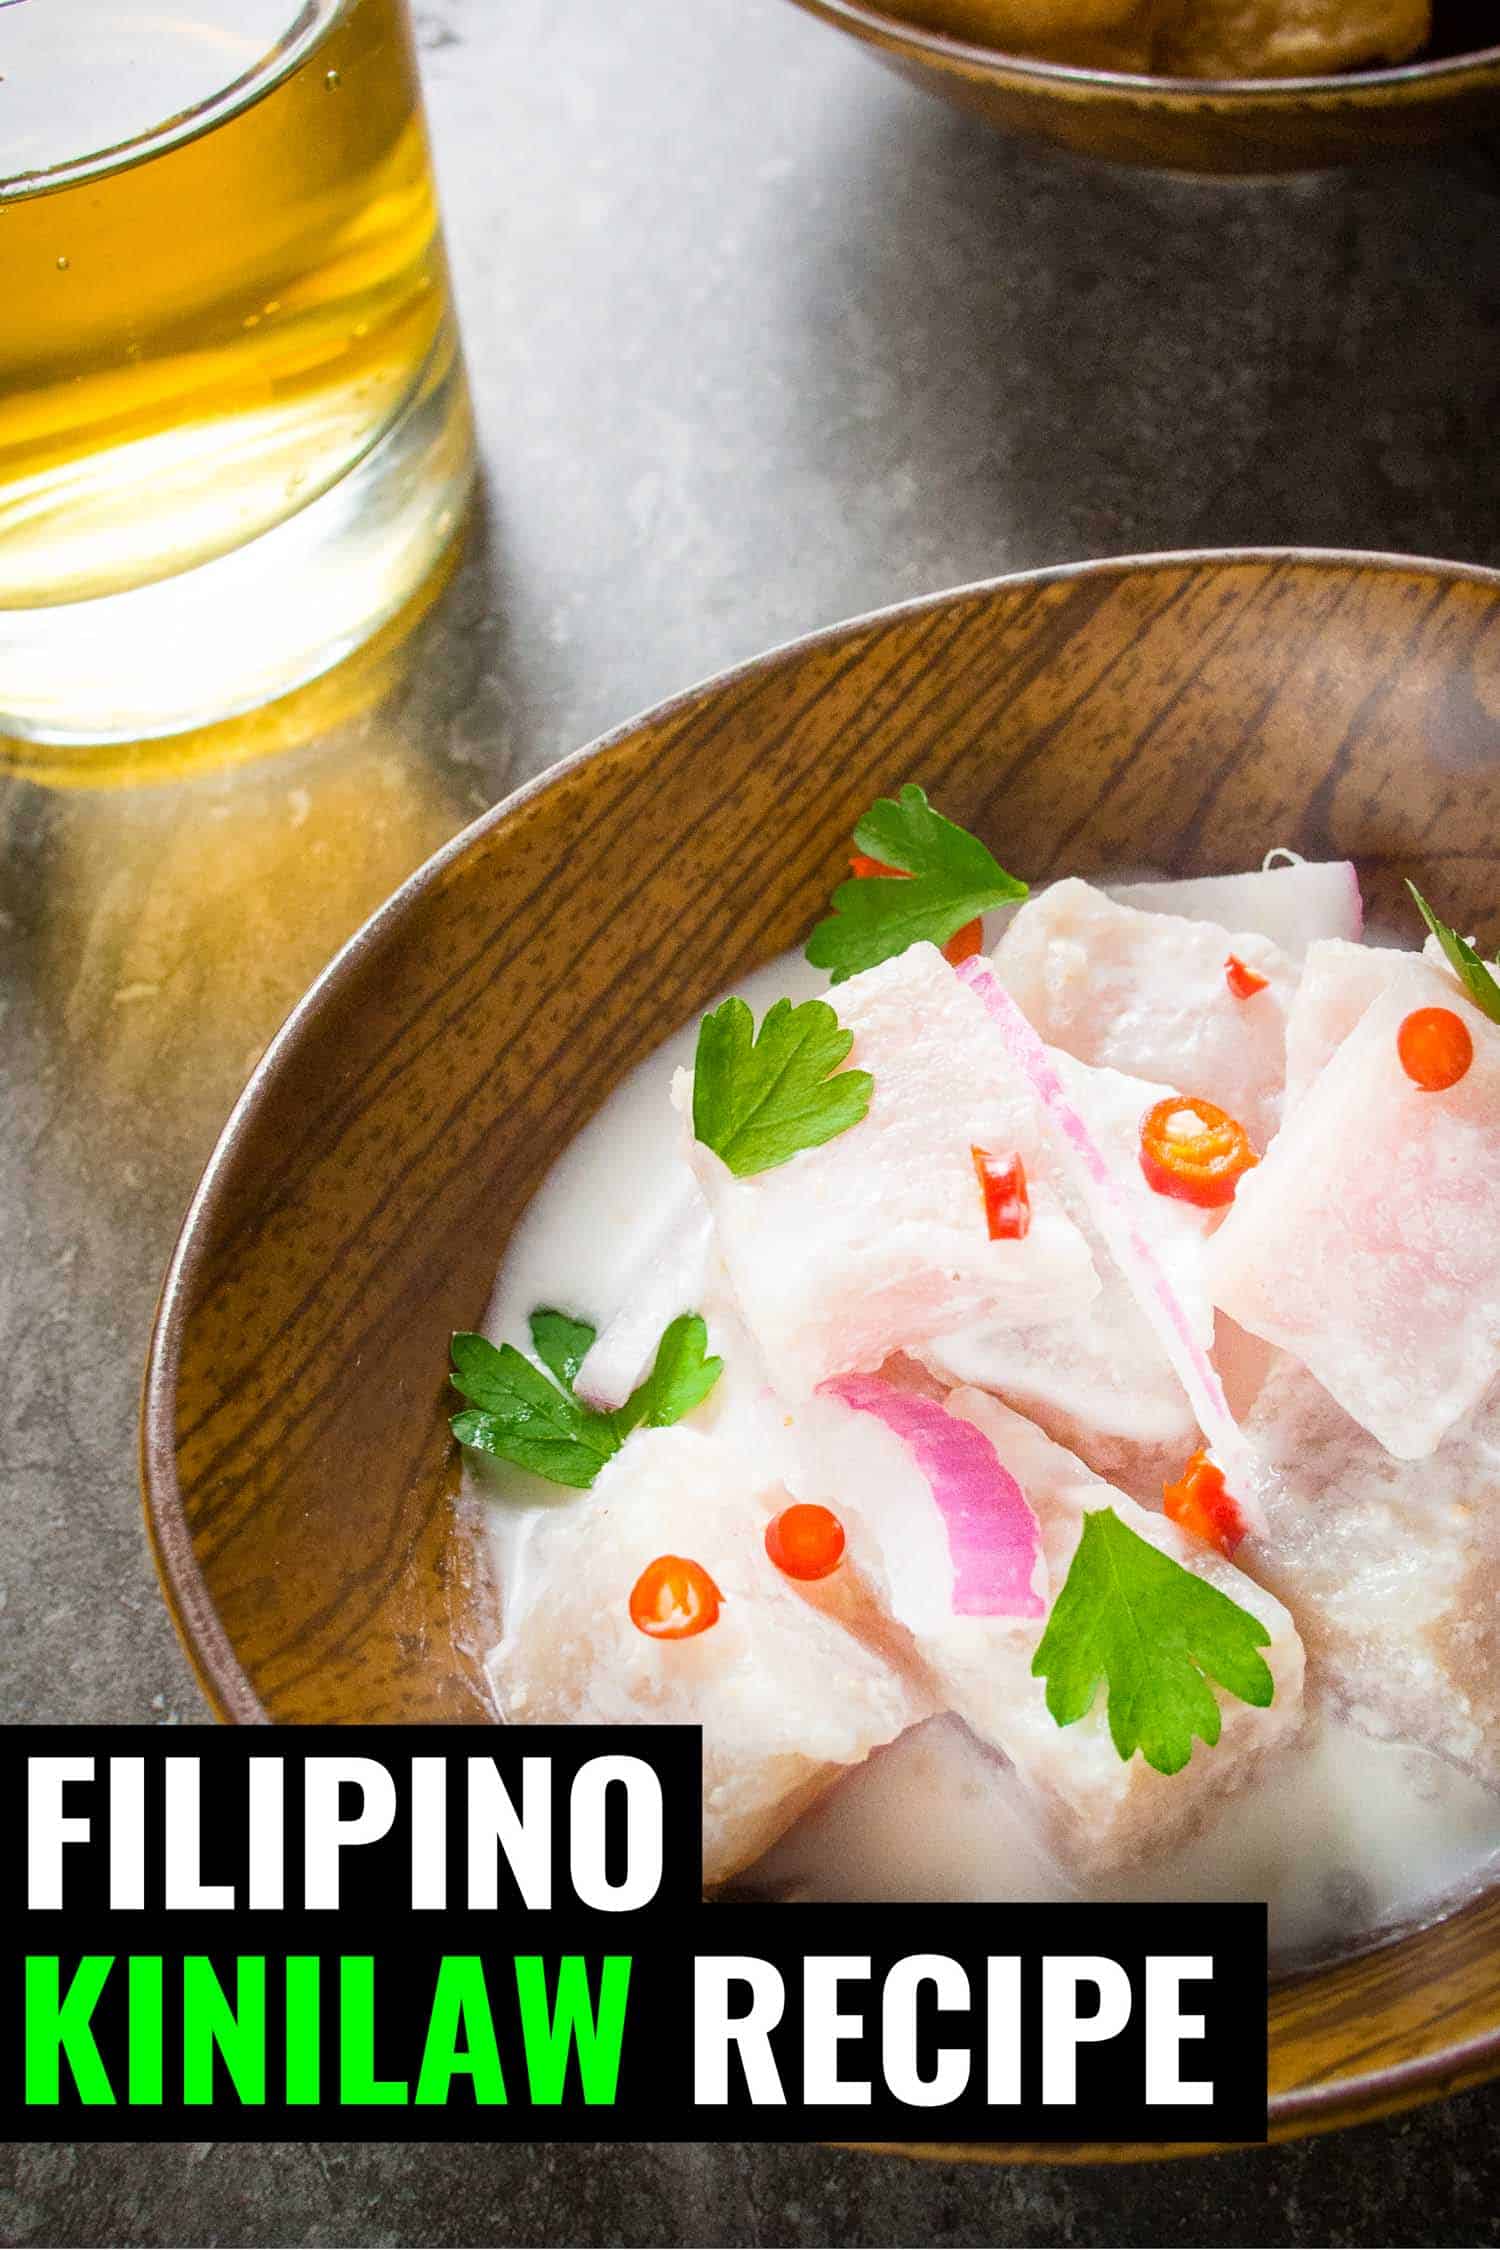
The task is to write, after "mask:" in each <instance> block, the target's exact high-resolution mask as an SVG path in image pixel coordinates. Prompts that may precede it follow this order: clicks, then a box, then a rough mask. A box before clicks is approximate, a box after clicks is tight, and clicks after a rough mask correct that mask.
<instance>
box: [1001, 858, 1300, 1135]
mask: <svg viewBox="0 0 1500 2250" xmlns="http://www.w3.org/2000/svg"><path fill="white" fill-rule="evenodd" d="M1231 954H1234V955H1235V956H1236V957H1237V958H1238V959H1239V960H1240V961H1242V962H1243V963H1244V965H1245V967H1246V968H1247V969H1250V970H1252V971H1253V972H1254V973H1255V974H1256V975H1257V976H1262V977H1264V978H1265V979H1266V988H1265V990H1264V991H1263V992H1257V993H1256V994H1255V995H1254V996H1253V997H1252V998H1251V999H1249V1000H1238V999H1236V998H1235V996H1234V994H1233V993H1232V992H1231V991H1230V989H1229V984H1228V980H1227V978H1226V976H1225V968H1224V965H1225V962H1226V961H1227V959H1228V958H1229V956H1230V955H1231ZM995 971H996V974H997V975H998V976H999V978H1000V980H1001V982H1002V983H1003V984H1004V985H1005V986H1006V987H1007V989H1008V990H1009V992H1010V993H1011V994H1012V996H1013V997H1014V998H1015V999H1016V1000H1017V1001H1018V1002H1019V1004H1020V1006H1021V1007H1022V1009H1023V1010H1024V1011H1025V1013H1026V1015H1027V1016H1028V1017H1029V1018H1030V1020H1031V1022H1032V1023H1033V1024H1034V1026H1035V1027H1036V1029H1037V1030H1038V1031H1039V1032H1040V1033H1041V1035H1042V1037H1043V1039H1045V1040H1047V1041H1048V1042H1049V1044H1050V1045H1052V1046H1054V1047H1062V1048H1065V1049H1066V1050H1067V1052H1068V1053H1069V1054H1070V1055H1076V1056H1077V1057H1078V1059H1079V1061H1080V1062H1087V1063H1097V1064H1100V1065H1103V1066H1104V1067H1106V1068H1108V1069H1111V1070H1123V1071H1126V1072H1128V1073H1130V1075H1132V1076H1133V1077H1136V1078H1150V1079H1159V1080H1161V1081H1162V1082H1163V1083H1164V1084H1165V1085H1168V1086H1171V1087H1174V1088H1175V1089H1176V1091H1177V1092H1178V1093H1181V1094H1196V1095H1198V1096H1199V1097H1200V1098H1201V1099H1203V1100H1205V1101H1210V1102H1216V1103H1217V1104H1218V1105H1219V1107H1220V1108H1221V1109H1225V1110H1227V1111H1228V1112H1229V1114H1230V1116H1231V1117H1235V1118H1238V1120H1239V1122H1240V1123H1241V1124H1242V1125H1243V1126H1244V1128H1245V1130H1246V1132H1247V1133H1248V1134H1249V1135H1250V1138H1251V1140H1252V1142H1253V1143H1254V1145H1255V1147H1256V1148H1257V1150H1259V1149H1263V1148H1264V1147H1265V1145H1266V1143H1267V1142H1268V1141H1269V1140H1270V1138H1271V1135H1272V1134H1273V1133H1274V1132H1275V1130H1276V1127H1277V1125H1278V1123H1279V1122H1280V1117H1281V1087H1282V1080H1283V1077H1284V1075H1285V1069H1286V1035H1285V1026H1286V1011H1287V1008H1288V1007H1289V1005H1290V1003H1291V998H1292V994H1293V992H1294V990H1295V989H1296V982H1297V972H1296V968H1295V966H1294V964H1293V963H1292V962H1290V961H1289V960H1288V959H1287V957H1286V955H1285V954H1284V953H1283V952H1282V951H1281V949H1280V947H1279V946H1276V945H1273V944H1272V942H1271V940H1270V939H1269V938H1265V937H1261V936H1259V935H1257V933H1256V932H1254V931H1253V930H1252V931H1240V932H1238V933H1235V932H1232V931H1230V930H1228V929H1225V928H1223V927H1222V926H1221V925H1220V924H1219V923H1217V922H1199V921H1187V920H1184V919H1183V918H1182V917H1181V916H1179V915H1175V914H1150V913H1142V912H1141V911H1140V909H1139V908H1137V907H1133V906H1121V905H1118V904H1117V903H1116V902H1115V901H1114V900H1113V899H1110V898H1106V896H1105V895H1104V893H1103V891H1099V890H1095V889H1094V887H1093V886H1092V884H1089V883H1083V882H1079V881H1077V880H1075V879H1072V878H1070V879H1069V880H1068V881H1066V882H1062V883H1054V884H1053V885H1052V886H1051V888H1050V889H1049V890H1046V891H1043V892H1042V894H1041V896H1040V897H1039V898H1034V899H1028V900H1027V902H1026V904H1025V905H1024V906H1023V907H1022V908H1021V909H1020V911H1019V912H1018V914H1017V915H1016V918H1015V920H1014V921H1013V922H1012V923H1011V925H1010V928H1009V929H1008V930H1007V931H1006V933H1005V935H1004V937H1003V938H1002V939H1001V940H1000V943H999V945H998V946H997V947H996V949H995Z"/></svg>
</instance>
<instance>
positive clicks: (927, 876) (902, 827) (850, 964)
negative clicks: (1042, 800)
mask: <svg viewBox="0 0 1500 2250" xmlns="http://www.w3.org/2000/svg"><path fill="white" fill-rule="evenodd" d="M854 841H855V843H856V844H857V845H858V847H859V849H860V851H861V852H862V853H864V854H865V855H866V856H867V857H868V858H870V859H878V860H880V861H881V862H882V863H883V864H884V865H885V866H887V867H894V868H899V869H900V870H901V875H900V876H891V875H856V876H854V877H852V878H851V879H850V881H849V882H847V883H840V885H839V887H838V889H837V890H836V891H835V892H834V894H833V912H832V914H830V915H829V916H828V917H827V919H826V920H825V921H822V922H820V923H819V924H818V926H817V928H816V929H815V930H814V931H813V934H812V936H811V937H810V938H809V940H808V944H807V958H808V960H809V961H811V962H812V963H813V965H814V967H815V968H819V969H828V970H830V971H831V972H832V981H833V982H834V983H835V984H842V983H843V981H844V979H845V977H852V976H854V975H855V974H856V973H857V971H859V970H860V969H873V968H874V966H875V964H876V962H877V961H889V960H890V959H891V957H892V955H893V954H897V953H904V952H905V951H906V948H907V947H908V946H909V945H915V944H916V943H917V942H918V940H919V939H921V938H929V939H930V940H931V941H932V943H933V944H934V945H946V944H947V942H948V940H949V938H951V937H952V936H953V935H954V933H955V931H957V930H961V929H962V928H963V926H964V924H965V923H966V922H972V921H973V919H974V917H975V916H976V915H977V914H985V913H988V911H989V910H990V908H991V907H994V906H1007V905H1009V904H1010V903H1011V901H1012V900H1015V899H1023V898H1025V896H1026V885H1025V884H1024V883H1022V882H1019V881H1018V880H1017V878H1016V877H1015V876H1014V875H1007V874H1006V872H1005V869H1004V868H1003V867H1001V866H1000V865H999V863H998V862H997V861H996V859H995V857H994V855H993V854H992V853H991V852H989V851H987V850H986V849H985V847H984V845H983V844H981V843H980V841H979V838H978V837H977V836H971V835H970V834H969V832H968V830H967V829H966V828H960V827H958V826H957V825H956V824H955V823H954V822H953V821H951V820H945V819H944V818H943V816H942V814H941V813H939V812H934V811H933V809H932V807H931V805H930V804H929V803H928V802H927V797H926V794H925V792H924V791H923V790H921V789H919V788H918V787H917V785H916V783H915V782H914V781H909V782H907V784H906V786H905V788H904V789H903V790H902V791H901V794H900V796H899V797H898V798H891V797H879V798H877V799H876V801H875V803H874V804H873V805H872V806H871V807H870V809H869V811H868V812H867V813H866V814H865V817H864V819H863V820H862V821H861V822H860V824H859V826H858V827H857V828H856V829H855V831H854Z"/></svg>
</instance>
